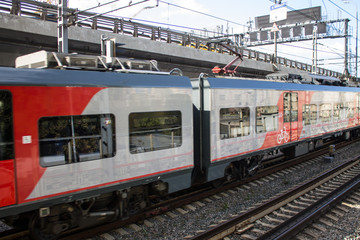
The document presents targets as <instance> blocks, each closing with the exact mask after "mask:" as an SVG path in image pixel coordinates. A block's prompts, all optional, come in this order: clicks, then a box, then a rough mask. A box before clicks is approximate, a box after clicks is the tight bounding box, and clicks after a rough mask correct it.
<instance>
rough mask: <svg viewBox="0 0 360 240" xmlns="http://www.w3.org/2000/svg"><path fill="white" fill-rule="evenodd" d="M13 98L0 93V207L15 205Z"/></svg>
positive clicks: (2, 92) (6, 93) (6, 92)
mask: <svg viewBox="0 0 360 240" xmlns="http://www.w3.org/2000/svg"><path fill="white" fill-rule="evenodd" d="M14 161H15V157H14V140H13V118H12V97H11V93H10V92H9V91H3V90H1V91H0V207H4V206H8V205H12V204H15V199H16V198H15V169H14V165H15V162H14Z"/></svg>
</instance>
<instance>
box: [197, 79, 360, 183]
mask: <svg viewBox="0 0 360 240" xmlns="http://www.w3.org/2000/svg"><path fill="white" fill-rule="evenodd" d="M192 84H193V86H195V87H194V91H195V93H196V94H194V96H198V95H199V96H201V97H200V98H199V100H195V106H196V111H195V114H194V115H195V118H194V124H195V126H199V128H198V129H195V131H196V134H195V136H197V135H199V136H201V137H200V138H199V139H195V144H197V147H195V156H202V157H201V162H199V163H195V164H197V165H196V166H197V168H200V169H202V172H203V173H204V174H205V175H206V181H213V180H216V179H221V178H224V177H225V178H227V179H232V178H243V177H245V176H248V175H251V174H253V173H254V172H256V170H257V169H259V168H260V167H261V161H262V158H263V157H264V156H266V155H268V154H273V153H274V152H278V151H280V150H281V151H282V152H284V153H285V154H287V155H291V156H299V155H301V154H304V153H307V152H309V151H311V150H313V149H314V148H316V147H319V146H321V145H322V144H323V142H324V140H325V139H329V138H333V137H342V138H344V139H348V138H350V137H351V136H357V135H358V131H359V130H358V127H359V107H360V102H359V101H360V100H359V99H360V98H359V93H360V91H359V89H358V88H350V87H335V86H323V85H309V84H294V83H284V82H283V83H282V82H272V81H264V80H262V81H261V80H256V79H255V80H252V79H239V78H211V77H200V78H199V79H194V80H193V82H192ZM199 172H200V171H199Z"/></svg>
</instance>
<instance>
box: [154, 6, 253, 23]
mask: <svg viewBox="0 0 360 240" xmlns="http://www.w3.org/2000/svg"><path fill="white" fill-rule="evenodd" d="M160 2H162V3H165V4H168V5H170V6H174V7H177V8H181V9H185V10H187V11H190V12H195V13H198V14H201V15H204V16H208V17H211V18H215V19H218V20H222V21H225V22H228V23H232V24H236V25H239V26H243V27H246V25H245V24H241V23H237V22H234V21H231V20H228V19H225V18H221V17H217V16H214V15H211V14H207V13H203V12H200V11H196V10H193V9H190V8H186V7H182V6H179V5H176V4H173V3H169V2H166V1H160Z"/></svg>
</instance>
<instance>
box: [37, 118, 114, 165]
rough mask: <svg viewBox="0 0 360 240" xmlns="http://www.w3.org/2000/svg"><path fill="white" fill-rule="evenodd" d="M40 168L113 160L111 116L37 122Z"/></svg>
mask: <svg viewBox="0 0 360 240" xmlns="http://www.w3.org/2000/svg"><path fill="white" fill-rule="evenodd" d="M39 141H40V164H41V166H43V167H50V166H56V165H61V164H68V163H76V162H82V161H89V160H96V159H101V158H108V157H113V156H114V155H115V146H116V145H115V117H114V115H112V114H99V115H81V116H63V117H44V118H41V119H40V120H39Z"/></svg>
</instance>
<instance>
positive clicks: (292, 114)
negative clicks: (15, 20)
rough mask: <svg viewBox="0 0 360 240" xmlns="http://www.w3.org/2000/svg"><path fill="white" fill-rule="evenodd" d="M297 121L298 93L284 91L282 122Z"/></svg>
mask: <svg viewBox="0 0 360 240" xmlns="http://www.w3.org/2000/svg"><path fill="white" fill-rule="evenodd" d="M297 121H298V94H297V93H291V92H286V93H284V122H297Z"/></svg>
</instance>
